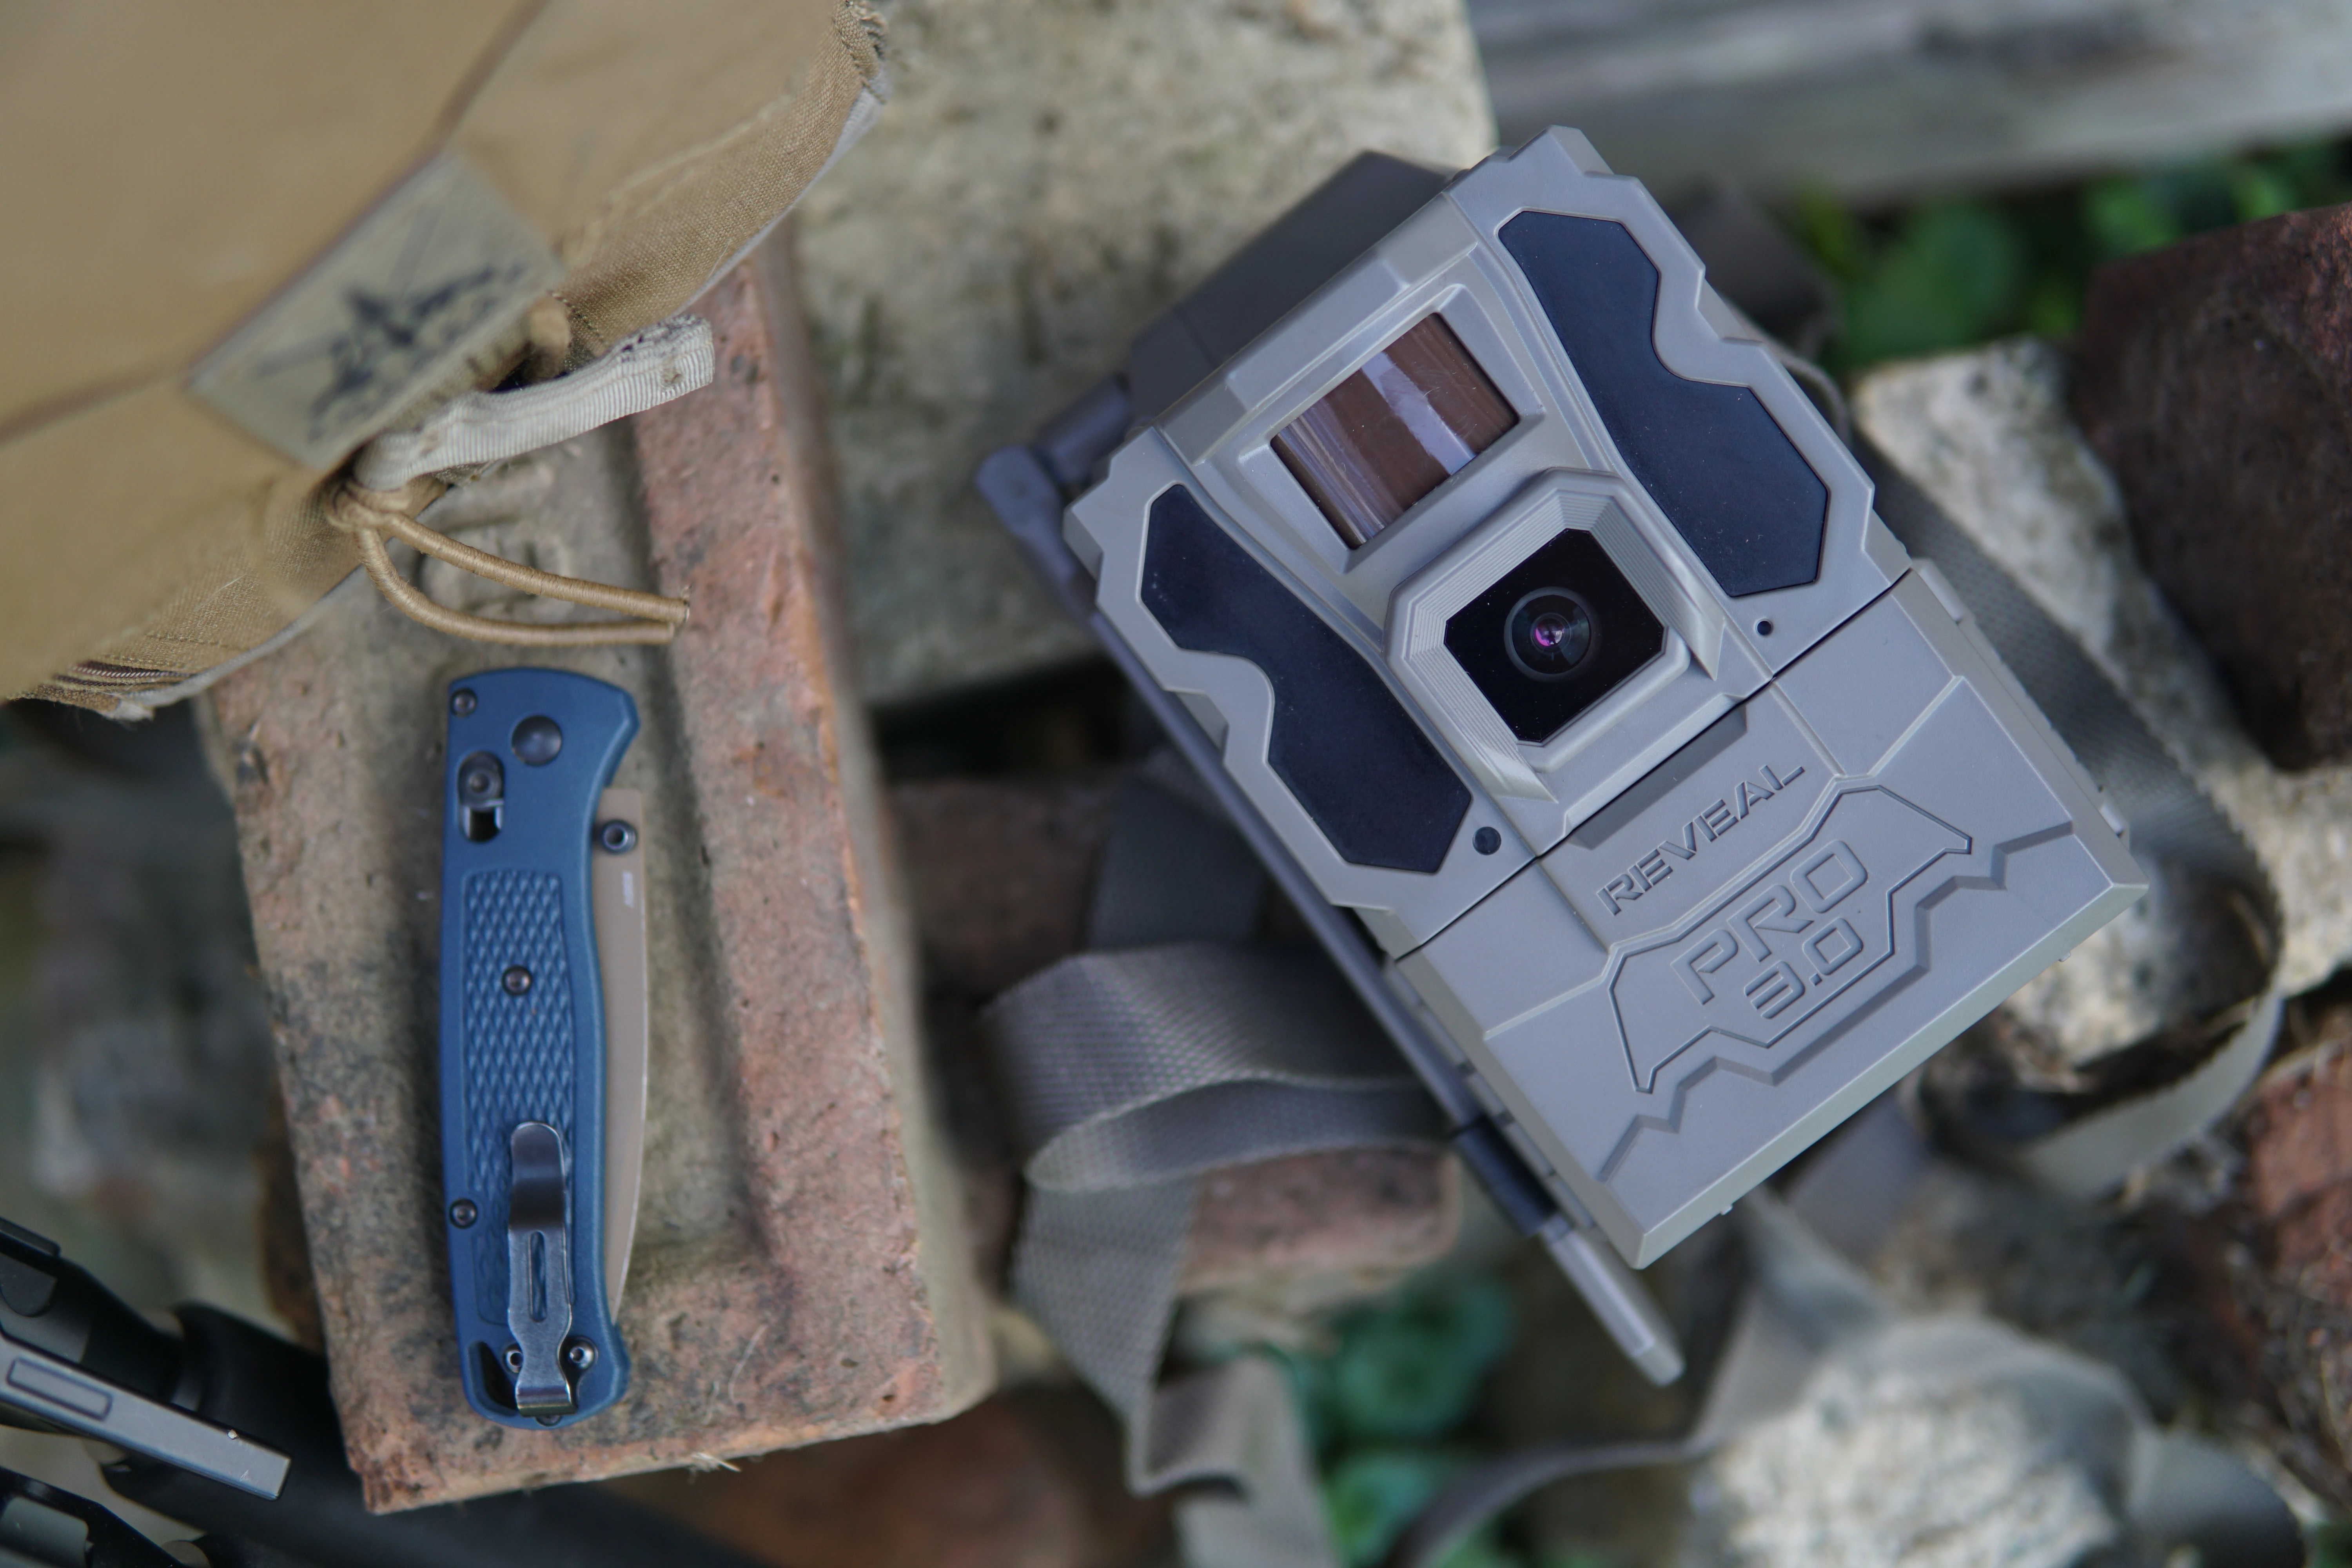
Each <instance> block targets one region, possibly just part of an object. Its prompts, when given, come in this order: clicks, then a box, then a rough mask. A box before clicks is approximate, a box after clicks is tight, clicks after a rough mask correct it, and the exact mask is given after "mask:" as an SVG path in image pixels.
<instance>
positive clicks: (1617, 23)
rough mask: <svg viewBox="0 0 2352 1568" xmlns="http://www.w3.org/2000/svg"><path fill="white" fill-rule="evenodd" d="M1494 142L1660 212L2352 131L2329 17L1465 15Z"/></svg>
mask: <svg viewBox="0 0 2352 1568" xmlns="http://www.w3.org/2000/svg"><path fill="white" fill-rule="evenodd" d="M1469 10H1470V17H1471V23H1472V25H1473V26H1475V28H1476V30H1477V37H1478V47H1479V48H1480V50H1481V51H1482V52H1483V53H1484V54H1485V56H1486V77H1487V81H1488V83H1489V85H1490V87H1491V88H1492V90H1493V92H1494V96H1495V112H1496V118H1497V119H1499V120H1500V121H1502V127H1503V134H1504V135H1505V137H1506V138H1507V139H1509V140H1510V141H1512V142H1519V141H1522V140H1525V139H1526V138H1527V137H1528V136H1531V135H1533V134H1535V133H1536V132H1539V131H1541V130H1543V129H1544V128H1545V127H1546V126H1549V125H1553V124H1562V125H1573V126H1575V127H1576V128H1577V129H1579V130H1580V131H1582V132H1585V133H1586V134H1587V135H1589V136H1591V138H1592V142H1593V145H1594V146H1596V147H1598V148H1600V149H1601V156H1602V157H1604V158H1606V159H1608V160H1609V162H1610V163H1611V165H1612V167H1614V168H1615V169H1617V170H1618V172H1619V173H1621V174H1635V175H1638V176H1640V177H1641V178H1642V179H1644V180H1647V181H1649V182H1651V183H1652V184H1654V186H1656V187H1657V188H1658V189H1659V192H1660V194H1661V195H1675V194H1676V193H1678V192H1679V191H1680V190H1682V189H1683V188H1685V186H1687V185H1689V184H1695V183H1698V182H1702V181H1706V180H1709V179H1718V178H1728V179H1732V180H1736V181H1738V182H1739V183H1740V184H1744V185H1746V186H1748V188H1749V189H1751V190H1759V191H1770V192H1772V193H1774V194H1777V195H1792V194H1794V193H1795V192H1797V191H1799V190H1801V189H1805V188H1808V187H1811V188H1815V189H1822V188H1826V189H1829V190H1833V191H1836V192H1838V193H1839V194H1841V195H1846V196H1849V197H1855V198H1860V199H1863V200H1874V201H1902V200H1911V199H1914V198H1916V196H1917V195H1918V194H1919V193H1920V192H1921V191H1923V190H1927V189H1936V188H1944V189H1948V188H1950V187H1953V186H1956V185H1975V186H1980V187H1981V186H1993V187H1998V186H2002V185H2007V186H2011V187H2015V186H2019V185H2025V184H2041V183H2047V182H2051V181H2055V180H2061V179H2063V178H2066V177H2068V176H2070V175H2074V176H2079V175H2084V174H2105V173H2106V172H2107V171H2109V170H2111V169H2115V168H2117V167H2131V166H2134V165H2140V166H2145V165H2148V164H2153V163H2170V162H2174V161H2176V160H2183V159H2190V158H2200V157H2209V156H2210V155H2212V154H2213V153H2216V152H2219V151H2221V150H2224V149H2227V148H2231V147H2256V146H2264V145H2275V144H2277V143H2278V142H2285V141H2294V140H2298V139H2301V138H2305V137H2317V136H2326V135H2333V134H2337V133H2340V132H2341V131H2342V129H2343V128H2344V127H2346V126H2348V125H2352V16H2347V14H2346V12H2345V10H2344V8H2343V7H2342V6H2340V5H2336V4H2334V0H1654V3H1653V4H1649V5H1611V4H1600V5H1591V4H1563V3H1562V0H1469Z"/></svg>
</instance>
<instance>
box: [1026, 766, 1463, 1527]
mask: <svg viewBox="0 0 2352 1568" xmlns="http://www.w3.org/2000/svg"><path fill="white" fill-rule="evenodd" d="M1181 766H1182V765H1181V763H1176V762H1175V761H1174V759H1173V758H1172V757H1170V758H1167V759H1166V760H1165V763H1163V764H1162V765H1161V767H1160V770H1159V772H1160V779H1161V780H1162V781H1163V782H1152V780H1151V779H1150V776H1149V774H1150V771H1151V770H1150V769H1147V770H1146V771H1145V772H1144V773H1139V774H1138V775H1136V776H1132V777H1130V778H1129V781H1128V783H1127V784H1126V786H1125V788H1124V790H1123V791H1122V794H1121V797H1120V799H1119V802H1118V807H1117V811H1116V815H1115V816H1114V821H1113V827H1112V833H1111V837H1110V841H1109V842H1108V844H1107V845H1106V847H1105V848H1104V852H1103V858H1102V865H1101V870H1100V872H1099V874H1098V876H1097V882H1096V888H1095V897H1094V908H1093V911H1092V915H1091V918H1090V921H1089V927H1090V933H1091V937H1092V940H1093V941H1094V942H1096V943H1097V951H1093V952H1084V953H1080V954H1078V955H1077V956H1076V957H1073V958H1069V959H1066V960H1064V961H1063V962H1062V963H1057V964H1055V965H1054V966H1052V967H1051V968H1049V969H1046V970H1045V971H1043V972H1042V973H1038V974H1036V975H1034V976H1033V977H1031V978H1030V979H1029V980H1027V981H1024V982H1023V983H1022V984H1019V985H1017V986H1014V987H1013V989H1012V990H1010V991H1008V992H1006V993H1004V994H1003V995H1002V996H1000V997H999V998H998V999H997V1000H996V1001H995V1002H994V1003H993V1004H992V1005H991V1006H990V1008H989V1009H988V1012H987V1014H986V1015H985V1020H984V1021H985V1024H986V1026H987V1029H988V1032H989V1036H990V1037H991V1041H992V1044H993V1046H994V1047H995V1058H996V1062H997V1067H998V1071H999V1074H1000V1076H1001V1078H1002V1079H1003V1083H1004V1086H1005V1089H1006V1101H1007V1110H1008V1113H1009V1115H1010V1117H1011V1119H1012V1121H1013V1133H1014V1138H1015V1141H1016V1142H1017V1143H1018V1145H1019V1147H1020V1148H1021V1149H1022V1151H1023V1152H1024V1159H1025V1161H1026V1163H1025V1164H1024V1173H1025V1174H1026V1176H1027V1177H1028V1180H1029V1183H1030V1187H1031V1191H1030V1194H1029V1200H1028V1206H1027V1210H1026V1212H1025V1214H1024V1217H1023V1222H1022V1227H1021V1235H1020V1237H1019V1240H1018V1241H1017V1243H1016V1244H1015V1248H1014V1253H1013V1282H1012V1283H1013V1298H1014V1300H1017V1301H1018V1302H1019V1303H1020V1304H1021V1305H1022V1306H1023V1307H1024V1309H1025V1310H1028V1311H1029V1312H1030V1313H1031V1314H1032V1315H1034V1317H1035V1318H1036V1319H1037V1320H1038V1321H1039V1322H1040V1323H1041V1324H1042V1325H1043V1326H1044V1327H1045V1330H1046V1331H1047V1332H1048V1333H1049V1334H1051V1335H1052V1337H1053V1339H1054V1341H1055V1343H1056V1344H1057V1345H1059V1346H1060V1347H1061V1349H1062V1352H1063V1353H1064V1354H1066V1355H1067V1356H1068V1357H1069V1359H1070V1361H1071V1363H1072V1364H1073V1365H1075V1366H1076V1368H1077V1370H1078V1372H1079V1373H1080V1374H1081V1375H1082V1376H1084V1377H1085V1378H1086V1380H1087V1382H1088V1383H1089V1384H1092V1385H1093V1387H1094V1388H1095V1390H1096V1392H1097V1393H1098V1394H1101V1395H1102V1396H1103V1398H1104V1399H1105V1400H1106V1401H1107V1402H1108V1404H1109V1405H1111V1407H1112V1408H1113V1409H1114V1410H1115V1411H1117V1412H1118V1415H1119V1416H1120V1418H1121V1420H1122V1421H1123V1422H1124V1423H1125V1425H1126V1427H1127V1475H1128V1483H1129V1486H1130V1487H1131V1488H1132V1489H1134V1490H1135V1491H1136V1492H1138V1493H1139V1494H1148V1493H1151V1492H1157V1491H1161V1490H1165V1489H1168V1488H1170V1487H1172V1486H1176V1485H1180V1484H1182V1483H1185V1482H1192V1481H1202V1480H1214V1481H1222V1482H1224V1483H1226V1484H1228V1485H1230V1486H1233V1487H1234V1488H1236V1489H1238V1493H1239V1496H1238V1500H1235V1499H1234V1498H1230V1497H1209V1498H1198V1499H1189V1500H1186V1501H1184V1502H1182V1503H1181V1504H1180V1505H1179V1507H1178V1510H1177V1521H1178V1527H1179V1529H1180V1531H1181V1533H1182V1535H1183V1538H1184V1542H1185V1547H1186V1555H1187V1558H1188V1560H1189V1561H1192V1562H1194V1563H1217V1564H1219V1565H1221V1568H1223V1565H1252V1568H1332V1565H1333V1564H1335V1563H1336V1562H1337V1558H1336V1556H1335V1555H1334V1553H1333V1551H1332V1548H1331V1545H1330V1542H1329V1539H1328V1534H1327V1531H1326V1529H1325V1526H1324V1522H1323V1514H1322V1504H1321V1501H1320V1500H1319V1494H1318V1491H1317V1489H1316V1485H1315V1477H1314V1465H1313V1459H1312V1457H1311V1455H1310V1453H1309V1450H1308V1448H1307V1439H1306V1435H1305V1432H1304V1429H1303V1427H1302V1426H1301V1424H1300V1416H1299V1413H1298V1411H1297V1406H1296V1404H1295V1402H1294V1399H1293V1395H1292V1392H1291V1389H1290V1385H1289V1381H1288V1379H1287V1377H1286V1375H1285V1374H1284V1373H1283V1372H1282V1371H1281V1370H1280V1369H1279V1368H1277V1367H1276V1366H1275V1365H1274V1364H1273V1363H1269V1362H1266V1361H1265V1360H1262V1359H1260V1358H1257V1357H1248V1356H1245V1357H1243V1358H1240V1359H1238V1360H1236V1361H1233V1362H1229V1363H1225V1364H1223V1365H1222V1366H1218V1367H1214V1368H1211V1369H1209V1370H1207V1371H1205V1372H1200V1373H1193V1374H1191V1375H1189V1376H1186V1377H1183V1378H1181V1379H1179V1380H1177V1381H1175V1382H1172V1383H1170V1384H1165V1385H1161V1384H1160V1382H1159V1374H1160V1359H1161V1356H1162V1354H1163V1352H1164V1351H1165V1348H1166V1345H1167V1342H1168V1333H1169V1329H1170V1326H1171V1321H1172V1320H1173V1318H1174V1315H1175V1306H1176V1296H1177V1287H1178V1280H1179V1277H1180V1275H1181V1271H1182V1267H1183V1261H1184V1249H1185V1243H1186V1239H1187V1237H1188V1236H1189V1235H1190V1232H1191V1229H1192V1212H1193V1206H1194V1200H1195V1196H1196V1189H1197V1186H1198V1183H1199V1179H1200V1176H1201V1175H1202V1173H1204V1172H1206V1171H1209V1170H1213V1169H1215V1168H1217V1167H1220V1166H1225V1165H1234V1164H1240V1163H1248V1162H1251V1161H1256V1160H1265V1159H1272V1158H1274V1157H1276V1156H1277V1155H1283V1154H1296V1153H1304V1152H1311V1151H1317V1150H1328V1149H1343V1148H1358V1147H1364V1146H1368V1145H1378V1144H1389V1145H1394V1144H1398V1143H1409V1142H1435V1141H1436V1140H1437V1139H1438V1138H1439V1137H1440V1136H1441V1135H1442V1131H1443V1130H1442V1128H1441V1127H1440V1125H1439V1122H1438V1118H1437V1114H1436V1108H1435V1107H1434V1106H1433V1104H1432V1102H1431V1101H1430V1099H1429V1096H1428V1094H1427V1092H1426V1091H1425V1090H1424V1089H1423V1087H1422V1084H1421V1080H1420V1079H1419V1078H1417V1077H1416V1076H1415V1075H1414V1074H1413V1072H1412V1069H1411V1068H1408V1067H1407V1066H1406V1065H1405V1064H1404V1063H1403V1062H1402V1061H1401V1060H1400V1059H1398V1058H1397V1057H1396V1055H1395V1053H1394V1051H1393V1050H1392V1049H1391V1047H1390V1046H1389V1043H1388V1041H1387V1039H1386V1037H1384V1036H1383V1034H1382V1032H1381V1027H1380V1026H1379V1025H1378V1024H1376V1023H1375V1022H1374V1021H1373V1020H1372V1018H1371V1017H1370V1016H1369V1015H1368V1014H1367V1013H1366V1012H1365V1011H1364V1009H1363V1007H1362V1006H1361V1005H1360V1004H1359V1003H1358V1002H1357V1000H1356V999H1355V997H1354V996H1353V995H1352V994H1350V993H1349V989H1348V986H1347V984H1346V983H1345V982H1344V981H1342V980H1341V979H1340V977H1339V975H1338V974H1337V973H1335V972H1334V971H1333V970H1332V968H1331V966H1330V965H1329V964H1328V963H1327V962H1326V961H1325V960H1324V958H1323V957H1322V955H1321V954H1320V953H1319V952H1314V951H1313V950H1311V949H1305V948H1300V949H1296V950H1286V949H1282V948H1277V947H1274V946H1272V945H1269V944H1258V943H1250V942H1243V941H1240V940H1238V939H1239V938H1241V937H1243V936H1244V935H1246V933H1247V932H1248V931H1249V930H1250V928H1251V926H1252V925H1253V924H1254V923H1255V914H1256V910H1257V908H1258V905H1259V903H1260V902H1261V900H1262V899H1263V896H1264V889H1265V878H1264V875H1263V873H1262V872H1261V871H1260V870H1259V868H1258V866H1257V863H1256V861H1255V858H1254V857H1253V856H1252V855H1251V854H1250V853H1249V851H1248V849H1247V848H1246V847H1245V846H1244V845H1243V844H1242V843H1241V842H1240V840H1239V838H1238V837H1237V836H1236V835H1235V834H1234V831H1233V829H1232V827H1231V826H1228V825H1227V824H1226V823H1224V822H1223V820H1222V819H1220V818H1218V817H1216V816H1212V815H1211V814H1210V811H1209V810H1207V809H1204V805H1203V803H1202V802H1201V801H1200V800H1199V799H1198V798H1197V796H1196V795H1195V794H1194V792H1195V791H1197V789H1198V786H1197V785H1195V784H1191V781H1190V780H1189V779H1185V778H1182V777H1181V776H1180V775H1181ZM1188 786H1189V787H1188ZM1188 939H1192V940H1188ZM1132 943H1146V944H1148V945H1125V944H1132Z"/></svg>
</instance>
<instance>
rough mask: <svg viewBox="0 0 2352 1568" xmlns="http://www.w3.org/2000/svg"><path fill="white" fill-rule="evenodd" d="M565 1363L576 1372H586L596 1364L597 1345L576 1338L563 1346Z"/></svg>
mask: <svg viewBox="0 0 2352 1568" xmlns="http://www.w3.org/2000/svg"><path fill="white" fill-rule="evenodd" d="M563 1360H564V1363H565V1364H566V1365H568V1366H570V1367H571V1368H572V1371H574V1372H586V1371H587V1370H588V1369H589V1368H590V1367H592V1366H594V1365H595V1364H596V1347H595V1346H594V1345H592V1344H590V1343H589V1342H587V1341H586V1340H574V1341H572V1342H571V1343H570V1344H568V1345H566V1346H565V1347H564V1348H563Z"/></svg>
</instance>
